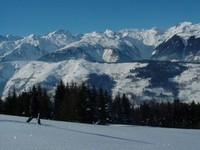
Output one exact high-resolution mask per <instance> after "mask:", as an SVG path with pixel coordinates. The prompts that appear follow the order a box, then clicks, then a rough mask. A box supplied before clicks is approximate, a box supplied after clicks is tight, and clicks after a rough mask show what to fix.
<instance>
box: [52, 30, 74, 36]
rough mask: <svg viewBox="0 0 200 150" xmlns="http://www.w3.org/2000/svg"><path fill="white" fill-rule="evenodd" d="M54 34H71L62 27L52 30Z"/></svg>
mask: <svg viewBox="0 0 200 150" xmlns="http://www.w3.org/2000/svg"><path fill="white" fill-rule="evenodd" d="M53 33H54V34H65V35H66V34H67V35H68V34H70V35H72V34H71V33H70V32H69V31H67V30H64V29H58V30H56V31H54V32H53Z"/></svg>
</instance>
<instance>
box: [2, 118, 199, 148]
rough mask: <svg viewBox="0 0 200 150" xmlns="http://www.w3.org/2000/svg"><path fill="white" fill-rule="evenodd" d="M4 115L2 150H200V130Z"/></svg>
mask: <svg viewBox="0 0 200 150" xmlns="http://www.w3.org/2000/svg"><path fill="white" fill-rule="evenodd" d="M26 119H27V118H24V117H16V116H6V115H0V150H199V149H200V144H199V139H200V130H187V129H167V128H153V127H141V126H127V125H126V126H125V125H109V126H101V125H88V124H80V123H69V122H56V121H49V120H42V125H37V124H36V120H33V121H32V123H30V124H28V123H26Z"/></svg>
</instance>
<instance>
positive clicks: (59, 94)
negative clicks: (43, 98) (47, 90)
mask: <svg viewBox="0 0 200 150" xmlns="http://www.w3.org/2000/svg"><path fill="white" fill-rule="evenodd" d="M64 95H65V85H64V83H63V81H60V82H59V84H58V85H57V88H56V91H55V96H54V119H55V120H63V119H64V118H63V109H64V108H63V106H62V105H63V102H64Z"/></svg>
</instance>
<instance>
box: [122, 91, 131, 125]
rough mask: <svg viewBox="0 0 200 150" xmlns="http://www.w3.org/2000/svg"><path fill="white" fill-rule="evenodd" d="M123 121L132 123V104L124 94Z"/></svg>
mask: <svg viewBox="0 0 200 150" xmlns="http://www.w3.org/2000/svg"><path fill="white" fill-rule="evenodd" d="M121 105H122V117H123V123H125V124H128V123H130V108H131V104H130V101H129V99H128V98H127V97H126V95H125V94H123V96H122V99H121Z"/></svg>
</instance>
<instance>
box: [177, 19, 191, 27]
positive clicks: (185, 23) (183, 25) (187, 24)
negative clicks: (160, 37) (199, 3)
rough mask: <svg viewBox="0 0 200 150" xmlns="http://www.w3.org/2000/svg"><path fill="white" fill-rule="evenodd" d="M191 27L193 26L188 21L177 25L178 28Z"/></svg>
mask: <svg viewBox="0 0 200 150" xmlns="http://www.w3.org/2000/svg"><path fill="white" fill-rule="evenodd" d="M190 25H192V23H191V22H187V21H185V22H180V23H178V24H177V25H176V28H183V27H186V26H190Z"/></svg>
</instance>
